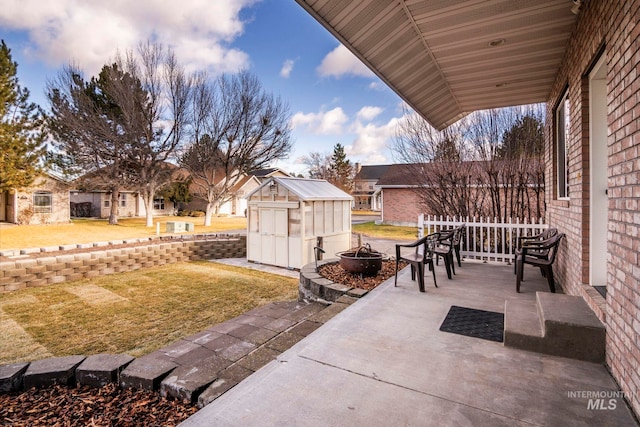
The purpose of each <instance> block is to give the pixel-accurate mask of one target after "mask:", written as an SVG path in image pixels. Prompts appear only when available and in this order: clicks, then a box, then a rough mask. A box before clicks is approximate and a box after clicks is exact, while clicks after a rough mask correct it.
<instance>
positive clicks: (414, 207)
mask: <svg viewBox="0 0 640 427" xmlns="http://www.w3.org/2000/svg"><path fill="white" fill-rule="evenodd" d="M418 184H419V183H418V182H417V181H416V180H414V179H411V174H410V173H409V169H408V168H407V165H402V164H398V165H389V167H388V168H387V170H386V173H385V174H384V175H382V176H381V177H380V179H379V180H378V190H377V197H379V198H380V206H381V209H380V211H381V213H380V219H381V220H382V222H383V223H385V224H392V225H407V226H417V225H418V215H420V214H421V213H424V214H428V213H429V212H425V209H424V207H423V206H422V204H421V203H420V198H419V197H418V193H416V188H417V187H418Z"/></svg>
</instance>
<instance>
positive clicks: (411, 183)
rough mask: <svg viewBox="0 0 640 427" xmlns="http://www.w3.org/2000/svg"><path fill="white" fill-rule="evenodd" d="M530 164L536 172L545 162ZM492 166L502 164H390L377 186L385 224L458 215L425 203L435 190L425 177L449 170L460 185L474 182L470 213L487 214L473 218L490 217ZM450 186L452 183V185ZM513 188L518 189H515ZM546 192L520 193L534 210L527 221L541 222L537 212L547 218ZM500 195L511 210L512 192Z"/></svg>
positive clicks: (526, 190)
mask: <svg viewBox="0 0 640 427" xmlns="http://www.w3.org/2000/svg"><path fill="white" fill-rule="evenodd" d="M527 165H528V166H530V167H531V168H534V169H536V165H537V167H538V168H539V167H541V166H542V165H541V163H539V162H538V163H536V162H535V161H533V160H532V161H530V162H528V164H527ZM489 166H493V167H494V168H497V169H500V168H501V162H500V161H496V162H493V163H487V162H483V161H467V162H462V163H460V164H458V163H442V162H433V163H424V164H394V165H389V167H388V168H387V169H386V172H385V174H384V175H382V176H381V177H380V179H379V180H378V182H377V185H376V187H377V188H378V190H377V194H379V197H380V200H381V220H382V222H384V223H385V224H392V225H407V226H416V225H417V224H418V215H420V214H425V215H444V216H452V217H453V216H456V214H455V213H451V212H437V211H436V212H434V211H432V210H431V209H430V208H429V205H427V203H426V202H425V200H423V197H424V195H426V194H427V193H428V192H429V191H431V190H430V188H431V184H429V183H428V182H425V178H424V177H431V178H432V179H434V178H437V177H438V176H445V175H448V171H449V168H453V169H454V171H453V177H454V178H455V181H456V182H464V181H465V180H469V181H471V182H474V184H473V185H470V186H466V187H465V189H467V190H468V191H466V192H465V193H466V194H465V195H466V196H467V198H468V203H469V210H471V209H477V210H478V211H480V212H483V214H481V215H480V214H477V212H473V211H471V212H470V213H469V215H470V216H473V215H477V216H487V215H489V213H490V212H491V205H490V203H491V195H490V194H489V189H490V186H489V185H488V184H487V182H488V181H489V180H488V178H487V172H486V170H487V168H488V167H489ZM458 178H459V179H458ZM448 184H451V182H449V183H448ZM445 185H446V184H445ZM499 185H500V184H499ZM511 188H512V189H515V187H513V186H512V187H511ZM437 190H439V191H438V194H443V193H442V190H441V189H439V188H438V189H434V191H437ZM543 190H544V187H543V186H541V185H538V186H534V185H528V186H526V188H524V189H519V191H522V192H523V194H525V195H524V196H521V197H523V198H525V199H527V203H528V204H529V206H530V208H531V209H530V212H532V218H529V217H527V219H538V218H537V217H536V216H535V215H534V214H533V213H535V212H541V213H542V214H541V215H540V216H541V217H542V216H543V215H544V209H545V204H544V200H543ZM445 191H446V190H445ZM461 193H462V192H457V197H462V194H461ZM496 193H497V194H500V199H501V202H502V205H503V208H504V205H505V204H506V205H507V206H506V207H507V208H510V205H509V199H510V197H509V196H507V194H508V192H507V191H506V189H505V186H504V184H502V185H501V187H500V188H498V189H497V191H496ZM444 194H446V193H444ZM435 200H438V196H436V197H435ZM520 206H522V205H520ZM507 210H508V209H507ZM514 219H515V218H514ZM520 219H522V218H520Z"/></svg>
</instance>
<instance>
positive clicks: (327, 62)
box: [317, 44, 374, 77]
mask: <svg viewBox="0 0 640 427" xmlns="http://www.w3.org/2000/svg"><path fill="white" fill-rule="evenodd" d="M317 71H318V73H319V74H320V75H321V76H322V77H330V76H334V77H342V76H344V75H355V76H361V77H374V74H373V73H372V72H371V70H369V69H368V68H367V67H366V66H365V65H364V64H363V63H362V61H360V60H359V59H358V58H357V57H356V56H355V55H354V54H353V53H351V51H349V49H347V48H346V47H344V45H342V44H341V45H339V46H338V47H336V48H335V49H333V50H332V51H331V52H329V53H328V54H327V56H325V57H324V59H323V60H322V63H321V64H320V66H319V67H318V69H317Z"/></svg>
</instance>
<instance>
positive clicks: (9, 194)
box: [0, 173, 70, 224]
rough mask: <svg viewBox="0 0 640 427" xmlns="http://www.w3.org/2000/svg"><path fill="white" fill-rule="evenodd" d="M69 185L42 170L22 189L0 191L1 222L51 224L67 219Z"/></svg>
mask: <svg viewBox="0 0 640 427" xmlns="http://www.w3.org/2000/svg"><path fill="white" fill-rule="evenodd" d="M69 189H70V186H69V184H68V183H67V182H66V181H64V180H62V179H60V178H57V177H55V176H53V175H50V174H47V173H43V174H41V175H40V176H38V177H37V178H36V179H35V180H34V182H33V183H32V184H31V185H30V186H28V187H26V188H22V189H11V190H8V191H4V192H0V222H11V223H15V224H54V223H65V222H69V220H70V214H69Z"/></svg>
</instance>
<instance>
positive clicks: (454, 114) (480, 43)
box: [296, 0, 580, 129]
mask: <svg viewBox="0 0 640 427" xmlns="http://www.w3.org/2000/svg"><path fill="white" fill-rule="evenodd" d="M296 1H297V2H298V3H299V4H300V5H301V6H302V7H303V8H304V9H305V10H306V11H307V12H309V13H310V14H311V16H313V17H314V18H315V19H316V20H318V22H320V23H321V24H322V25H324V27H325V28H327V29H328V30H329V31H330V32H331V33H332V34H333V35H334V36H335V37H337V38H338V40H340V41H341V42H342V44H344V45H345V46H346V47H347V48H348V49H349V50H351V52H353V53H354V54H355V55H356V56H357V57H358V58H359V59H360V60H361V61H362V62H364V63H365V64H366V65H367V66H368V67H369V68H370V69H371V70H372V71H373V72H374V73H375V74H377V75H378V77H380V78H381V79H382V80H383V81H384V82H385V83H386V84H387V85H388V86H389V87H390V88H391V89H393V90H394V91H395V92H396V93H397V94H398V95H399V96H400V97H401V98H403V99H404V100H405V101H406V102H407V103H408V104H409V105H410V106H411V107H412V108H413V109H414V110H415V111H417V112H418V113H419V114H421V115H422V116H423V117H424V118H425V119H426V120H427V121H428V122H430V123H431V124H432V125H433V126H434V127H435V128H437V129H443V128H445V127H447V126H448V125H450V124H452V123H454V122H456V121H457V120H459V119H460V118H462V117H463V116H465V115H466V114H468V113H470V112H473V111H476V110H482V109H487V108H496V107H507V106H512V105H522V104H531V103H536V102H545V101H546V100H547V98H548V96H549V93H550V91H551V85H552V84H553V82H554V80H555V77H556V74H557V72H558V69H559V67H560V63H561V61H562V58H563V56H564V54H565V50H566V47H567V43H568V40H569V37H570V35H571V32H572V30H573V28H574V26H575V22H576V15H575V13H579V7H580V2H579V1H576V0H574V1H570V0H536V1H531V0H489V1H477V0H458V1H451V0H433V1H422V0H399V1H393V2H390V1H389V2H387V1H379V0H362V1H351V0H296Z"/></svg>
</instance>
